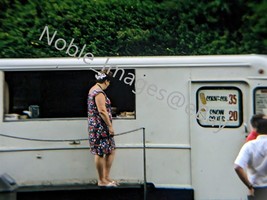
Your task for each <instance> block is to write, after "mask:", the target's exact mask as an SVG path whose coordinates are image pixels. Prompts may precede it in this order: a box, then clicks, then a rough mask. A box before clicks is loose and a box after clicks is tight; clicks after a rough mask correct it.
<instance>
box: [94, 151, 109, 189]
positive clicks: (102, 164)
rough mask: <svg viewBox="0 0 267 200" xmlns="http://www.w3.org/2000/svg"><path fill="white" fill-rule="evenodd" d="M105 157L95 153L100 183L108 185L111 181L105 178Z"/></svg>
mask: <svg viewBox="0 0 267 200" xmlns="http://www.w3.org/2000/svg"><path fill="white" fill-rule="evenodd" d="M105 159H106V158H105V157H103V156H102V157H101V156H99V155H95V165H96V170H97V173H98V185H100V186H101V185H107V184H108V183H109V181H107V180H106V179H105V173H104V172H105V170H104V168H105V162H106V161H105Z"/></svg>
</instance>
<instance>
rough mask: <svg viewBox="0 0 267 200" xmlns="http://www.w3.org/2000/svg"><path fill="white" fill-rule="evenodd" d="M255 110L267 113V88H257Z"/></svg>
mask: <svg viewBox="0 0 267 200" xmlns="http://www.w3.org/2000/svg"><path fill="white" fill-rule="evenodd" d="M254 98H255V112H256V113H257V114H258V113H263V114H265V115H267V88H259V89H256V90H255V96H254Z"/></svg>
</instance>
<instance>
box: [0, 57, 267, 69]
mask: <svg viewBox="0 0 267 200" xmlns="http://www.w3.org/2000/svg"><path fill="white" fill-rule="evenodd" d="M266 58H267V56H266V55H256V54H255V55H254V54H249V55H209V56H204V55H198V56H140V57H139V56H136V57H94V58H91V59H89V58H85V59H84V58H82V57H81V58H74V57H63V58H4V59H0V70H4V71H5V70H7V71H8V70H34V69H47V70H58V69H69V68H73V67H74V66H75V67H77V69H90V68H100V67H101V68H102V67H103V66H106V67H109V66H112V67H114V66H118V67H126V68H131V67H132V68H133V67H134V68H142V67H203V66H205V67H208V66H215V67H220V66H231V67H232V66H242V67H244V66H247V67H249V66H250V65H251V63H260V61H262V60H266ZM265 62H266V61H265ZM266 64H267V63H266Z"/></svg>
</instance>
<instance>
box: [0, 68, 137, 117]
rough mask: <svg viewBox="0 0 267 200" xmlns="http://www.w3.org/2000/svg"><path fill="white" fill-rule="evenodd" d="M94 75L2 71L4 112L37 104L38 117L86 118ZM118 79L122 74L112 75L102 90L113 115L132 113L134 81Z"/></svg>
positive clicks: (87, 72) (21, 110) (21, 112)
mask: <svg viewBox="0 0 267 200" xmlns="http://www.w3.org/2000/svg"><path fill="white" fill-rule="evenodd" d="M124 72H125V74H124V76H126V75H127V74H128V73H131V74H135V70H133V69H127V70H124ZM95 74H96V73H95V72H94V71H92V70H71V71H70V70H62V71H8V72H5V82H6V88H5V90H8V92H5V94H6V95H8V98H5V99H8V103H7V104H6V105H7V108H6V109H5V110H6V111H5V114H8V113H15V114H18V115H20V116H22V115H25V113H27V111H28V110H29V107H32V106H37V107H38V112H39V114H38V118H80V117H87V94H88V90H89V89H90V87H92V86H93V84H95ZM117 74H118V73H117ZM121 78H122V74H120V75H118V76H116V77H115V76H114V78H113V80H112V82H111V85H110V87H109V88H108V89H107V90H106V91H105V92H106V94H107V96H108V97H109V98H110V100H111V102H112V107H114V108H116V109H115V112H116V113H113V114H114V117H116V115H118V114H119V113H122V112H133V113H134V112H135V94H134V93H133V92H132V91H134V83H133V84H126V83H125V82H124V81H123V78H122V79H121ZM25 111H26V112H25Z"/></svg>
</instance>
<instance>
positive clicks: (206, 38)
mask: <svg viewBox="0 0 267 200" xmlns="http://www.w3.org/2000/svg"><path fill="white" fill-rule="evenodd" d="M0 9H1V12H0V49H1V51H0V57H2V58H8V57H29V58H33V57H66V56H69V55H68V54H67V53H66V50H67V47H68V44H69V43H70V42H71V40H72V39H74V43H73V44H75V45H76V46H78V47H79V49H80V50H81V48H82V47H83V46H84V45H86V48H85V50H84V52H90V53H92V54H93V55H94V56H145V55H201V54H202V55H203V54H244V53H260V54H266V53H267V48H266V46H267V39H266V38H267V37H266V33H267V27H266V24H267V17H266V14H265V13H266V12H267V2H266V0H258V1H255V0H233V1H223V0H213V1H207V0H202V1H201V0H200V1H199V0H198V1H197V0H191V1H188V0H158V1H153V0H143V1H141V0H139V1H138V0H91V1H88V0H76V1H73V0H64V1H62V0H39V1H36V0H11V1H10V0H0ZM45 26H48V28H49V33H50V38H51V37H52V35H53V34H54V31H57V34H56V36H55V39H54V41H53V43H52V44H51V46H49V45H48V43H47V38H46V35H44V37H43V38H42V40H39V38H40V36H41V34H42V32H43V30H44V28H45ZM59 38H62V39H64V40H65V41H66V43H67V45H66V47H65V49H64V50H61V51H60V50H57V49H56V48H55V44H54V43H55V41H56V40H57V39H59ZM62 46H63V43H62V41H61V43H60V42H59V43H58V47H62ZM71 52H72V53H73V49H72V51H71Z"/></svg>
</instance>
